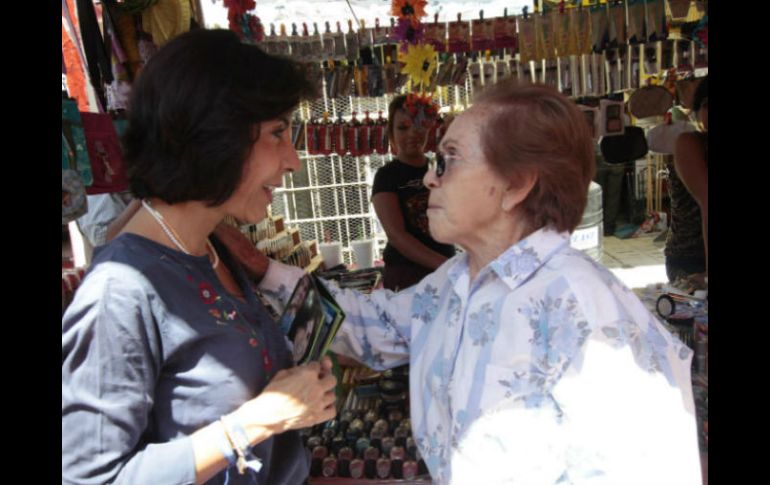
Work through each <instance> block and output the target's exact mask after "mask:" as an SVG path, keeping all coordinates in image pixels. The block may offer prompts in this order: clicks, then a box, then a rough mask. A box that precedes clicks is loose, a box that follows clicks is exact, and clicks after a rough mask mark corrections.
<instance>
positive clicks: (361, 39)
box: [358, 19, 374, 49]
mask: <svg viewBox="0 0 770 485" xmlns="http://www.w3.org/2000/svg"><path fill="white" fill-rule="evenodd" d="M360 22H361V28H360V29H359V30H358V45H359V47H360V48H361V49H363V48H364V47H372V45H373V43H374V39H373V38H372V35H373V32H372V29H370V28H367V27H366V20H364V19H361V20H360Z"/></svg>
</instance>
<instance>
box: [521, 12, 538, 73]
mask: <svg viewBox="0 0 770 485" xmlns="http://www.w3.org/2000/svg"><path fill="white" fill-rule="evenodd" d="M528 10H529V7H524V8H523V9H522V15H521V17H519V18H518V25H519V62H521V64H522V67H523V68H524V69H527V67H528V66H529V61H531V60H533V59H534V57H535V25H534V22H533V21H532V19H531V18H530V16H529V13H528ZM525 78H526V75H525Z"/></svg>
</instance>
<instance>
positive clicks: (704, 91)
mask: <svg viewBox="0 0 770 485" xmlns="http://www.w3.org/2000/svg"><path fill="white" fill-rule="evenodd" d="M708 97H709V77H708V76H706V77H704V78H703V79H701V82H699V83H698V87H697V88H695V95H693V98H692V109H693V111H695V112H696V113H697V112H698V111H700V107H701V106H702V105H703V102H704V101H706V100H707V99H708Z"/></svg>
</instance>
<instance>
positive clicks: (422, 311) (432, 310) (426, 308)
mask: <svg viewBox="0 0 770 485" xmlns="http://www.w3.org/2000/svg"><path fill="white" fill-rule="evenodd" d="M436 313H438V294H437V289H436V288H434V287H432V286H431V285H426V286H425V291H424V292H423V293H417V294H416V295H415V296H414V300H412V318H419V319H420V320H422V321H423V322H425V323H429V322H431V321H433V319H434V318H436Z"/></svg>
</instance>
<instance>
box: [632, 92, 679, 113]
mask: <svg viewBox="0 0 770 485" xmlns="http://www.w3.org/2000/svg"><path fill="white" fill-rule="evenodd" d="M673 105H674V97H673V96H672V95H671V93H670V92H669V91H668V89H666V88H664V87H662V86H645V87H643V88H640V89H637V90H636V91H634V93H633V94H632V95H631V97H630V98H629V100H628V112H629V113H631V114H632V115H633V116H634V117H636V118H648V117H650V116H663V115H664V114H666V112H668V110H669V109H671V107H672V106H673Z"/></svg>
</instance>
